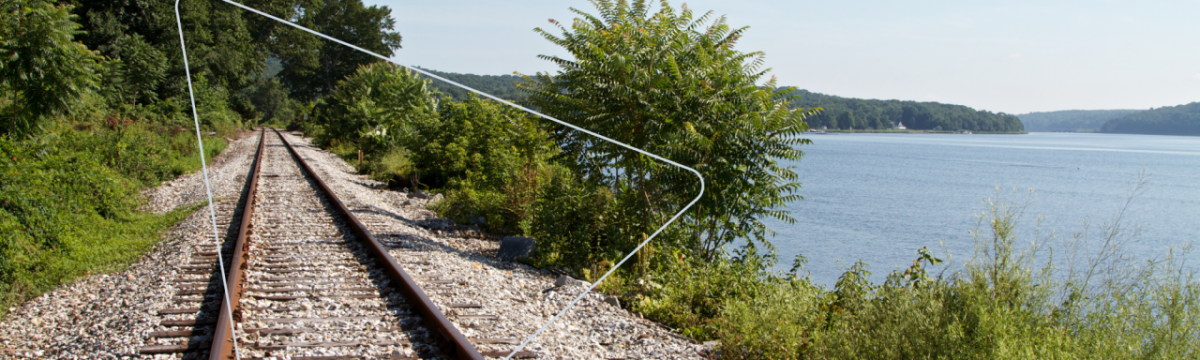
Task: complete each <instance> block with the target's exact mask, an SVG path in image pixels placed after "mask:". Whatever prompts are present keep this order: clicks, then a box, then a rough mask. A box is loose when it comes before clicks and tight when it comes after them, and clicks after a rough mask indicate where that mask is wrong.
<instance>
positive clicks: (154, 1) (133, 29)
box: [64, 0, 267, 120]
mask: <svg viewBox="0 0 1200 360" xmlns="http://www.w3.org/2000/svg"><path fill="white" fill-rule="evenodd" d="M64 2H69V3H72V4H74V5H75V9H74V13H75V14H77V15H79V16H80V18H81V19H82V21H81V23H82V24H83V26H84V30H85V31H86V33H84V34H81V35H80V36H79V40H80V41H82V42H83V44H85V45H87V47H88V48H89V49H93V50H96V51H99V52H100V53H101V54H102V55H104V56H106V57H107V58H109V59H110V60H113V61H119V62H120V63H119V64H120V66H119V67H118V68H116V69H113V72H114V73H115V75H116V76H115V78H116V79H119V81H115V82H114V83H112V84H107V85H110V86H113V87H112V88H110V89H111V90H118V91H120V92H121V93H122V94H123V98H124V99H125V101H124V102H130V100H129V98H130V97H135V99H136V100H137V101H139V102H140V103H143V104H148V103H154V102H157V101H169V102H180V103H186V101H187V83H186V82H184V81H183V78H184V69H183V59H182V53H181V52H180V47H179V34H178V30H177V29H176V22H175V20H176V19H175V2H174V1H172V0H115V1H114V0H69V1H64ZM180 15H181V16H182V19H181V21H182V23H183V29H184V37H185V39H186V40H187V45H188V61H189V65H190V66H191V67H192V69H191V70H192V74H193V75H200V74H205V75H206V76H207V77H208V79H209V81H212V82H213V84H214V85H215V86H219V87H221V88H225V89H232V90H233V93H236V92H237V90H240V89H242V88H243V87H245V86H246V85H248V83H249V82H250V81H251V80H252V79H253V76H254V75H255V74H256V73H258V72H259V71H260V70H261V69H262V66H263V63H264V62H265V61H266V59H267V52H266V47H265V46H263V44H264V43H263V42H261V41H260V42H257V43H256V42H255V41H254V40H255V37H254V36H252V32H251V31H250V30H251V27H249V26H248V23H247V20H246V19H245V18H244V17H246V16H255V17H257V16H258V15H254V14H249V15H246V13H245V11H242V10H241V9H238V8H236V7H233V6H228V5H225V4H221V3H219V2H211V1H183V2H181V3H180ZM135 70H136V71H135ZM246 120H248V119H246Z"/></svg>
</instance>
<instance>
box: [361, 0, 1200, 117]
mask: <svg viewBox="0 0 1200 360" xmlns="http://www.w3.org/2000/svg"><path fill="white" fill-rule="evenodd" d="M364 3H366V4H367V5H384V6H388V7H389V8H391V9H392V16H393V17H394V18H395V19H396V30H397V31H399V32H400V34H401V36H403V41H402V46H403V48H402V49H401V50H398V51H397V53H396V56H395V59H396V60H397V61H398V62H400V63H401V64H405V65H419V66H421V67H425V68H430V69H435V70H440V71H450V72H458V73H471V74H481V75H502V74H512V73H513V72H514V71H515V72H519V73H523V74H532V73H535V72H551V73H553V72H554V71H556V70H557V68H556V66H554V65H553V64H552V63H550V62H549V61H546V60H542V59H539V58H538V55H558V56H564V57H566V56H568V54H567V53H566V52H565V51H563V50H562V49H561V48H558V47H556V46H554V45H553V44H551V43H550V42H549V41H547V40H545V39H543V38H542V37H541V36H540V35H538V34H536V33H534V31H533V29H534V28H535V27H542V28H543V29H547V30H548V31H551V32H552V33H554V34H559V33H560V32H559V31H558V30H557V29H555V28H553V26H552V25H550V24H549V23H548V21H547V20H548V19H555V20H559V21H561V22H563V23H564V24H568V25H569V24H570V22H571V20H572V19H574V18H575V17H577V15H576V14H574V13H572V12H571V11H570V10H569V8H571V7H574V8H576V9H580V10H583V11H584V12H586V13H595V8H594V7H593V6H592V5H591V3H589V2H587V1H581V0H566V1H563V0H559V1H548V0H532V1H524V0H522V1H506V2H499V1H479V0H448V1H408V0H364ZM682 4H687V6H688V7H689V8H690V9H692V10H694V11H696V12H707V11H713V12H714V13H715V14H716V15H725V16H726V17H727V21H728V23H729V24H730V25H731V26H734V27H742V26H749V27H750V28H749V29H748V30H747V32H746V33H745V36H744V37H743V38H742V40H741V41H739V42H738V45H737V49H739V50H741V51H746V52H749V51H762V52H764V53H765V54H766V64H767V66H769V67H770V68H771V69H772V71H771V73H770V74H771V75H774V76H775V77H776V78H777V79H778V84H779V85H790V86H796V87H799V88H802V89H808V90H811V91H815V92H820V93H825V94H831V95H838V96H845V97H856V98H869V99H900V100H916V101H937V102H943V103H950V104H960V105H967V106H970V107H973V108H976V109H981V110H989V111H994V112H1006V113H1010V114H1021V113H1027V112H1034V111H1054V110H1072V109H1083V110H1091V109H1147V108H1151V107H1162V106H1172V105H1179V104H1186V103H1190V102H1194V101H1200V18H1197V17H1196V16H1197V14H1200V1H1196V0H1192V1H1053V0H1044V1H987V2H983V1H921V0H917V1H820V2H817V1H762V0H741V1H736V2H734V1H717V0H697V1H687V2H680V1H673V2H671V5H672V6H674V7H676V8H677V9H678V8H679V7H680V5H682Z"/></svg>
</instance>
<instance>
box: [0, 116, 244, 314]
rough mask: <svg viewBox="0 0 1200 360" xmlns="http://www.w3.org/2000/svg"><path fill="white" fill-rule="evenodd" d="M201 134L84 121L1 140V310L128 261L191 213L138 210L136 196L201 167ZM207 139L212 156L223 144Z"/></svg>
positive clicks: (112, 269)
mask: <svg viewBox="0 0 1200 360" xmlns="http://www.w3.org/2000/svg"><path fill="white" fill-rule="evenodd" d="M195 141H196V140H195V135H194V133H191V132H186V131H172V130H171V128H169V127H157V126H153V125H145V124H141V125H139V124H134V125H126V126H117V127H116V128H115V129H112V128H108V127H105V126H104V125H103V124H87V123H84V124H77V125H75V126H63V127H60V128H59V129H57V130H55V131H53V132H48V133H45V134H43V135H40V136H38V137H36V138H30V139H12V138H0V156H2V158H0V316H3V315H5V314H7V312H8V311H9V308H10V307H11V306H12V305H13V304H16V303H19V302H21V301H23V300H25V299H28V298H31V297H33V296H37V295H38V294H41V293H43V292H45V291H48V290H50V289H52V288H54V287H55V286H58V285H61V284H65V283H67V282H69V281H71V280H72V279H74V278H77V277H79V276H82V275H85V274H88V273H91V272H107V271H114V270H117V269H120V268H122V267H124V266H125V265H126V264H128V263H130V262H132V261H134V260H136V258H137V257H138V256H139V255H141V254H142V253H144V252H145V251H147V250H148V249H149V247H150V246H152V245H153V244H154V243H156V242H157V240H158V239H159V235H160V234H161V232H162V231H163V230H165V229H166V228H167V227H169V226H171V225H173V224H174V223H176V222H177V221H178V220H180V219H181V218H182V217H183V216H185V215H186V214H187V213H190V212H191V210H194V208H192V209H180V210H176V211H173V212H170V213H167V214H162V215H156V214H145V213H141V212H139V211H138V208H139V206H140V205H141V202H142V200H141V199H140V198H139V196H138V193H139V191H140V189H142V188H144V187H147V186H155V185H158V184H159V182H161V181H163V180H167V179H171V178H174V177H175V176H178V175H180V174H182V173H185V172H190V171H194V170H195V169H197V168H199V167H200V159H199V158H200V157H199V154H198V150H197V148H196V146H195ZM205 144H206V146H207V148H206V149H205V150H206V152H207V153H208V154H207V156H208V158H209V159H211V158H212V157H213V156H215V155H216V154H217V153H219V152H220V151H221V150H223V149H224V148H225V146H226V143H225V141H224V140H223V139H220V138H212V137H210V138H209V139H206V141H205Z"/></svg>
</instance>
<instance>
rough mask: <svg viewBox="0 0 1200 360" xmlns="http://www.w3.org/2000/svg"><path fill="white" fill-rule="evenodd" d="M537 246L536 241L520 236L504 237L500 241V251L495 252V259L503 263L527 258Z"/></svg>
mask: <svg viewBox="0 0 1200 360" xmlns="http://www.w3.org/2000/svg"><path fill="white" fill-rule="evenodd" d="M536 245H537V240H534V239H532V238H527V237H522V236H505V237H504V239H502V240H500V250H499V251H497V252H496V257H497V258H500V260H504V261H514V260H516V259H518V258H521V257H525V256H529V254H530V253H533V248H534V247H535V246H536Z"/></svg>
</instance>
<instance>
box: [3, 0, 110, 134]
mask: <svg viewBox="0 0 1200 360" xmlns="http://www.w3.org/2000/svg"><path fill="white" fill-rule="evenodd" d="M69 11H70V7H69V6H55V5H54V4H52V3H50V2H47V1H41V0H0V96H2V97H0V114H2V116H3V117H6V118H8V121H0V124H3V125H0V131H3V132H4V133H9V134H26V133H29V132H31V131H33V130H35V129H36V128H37V127H38V126H39V122H40V121H42V120H43V119H44V118H45V117H46V116H50V115H55V114H61V113H66V112H68V111H70V110H71V107H72V105H74V104H75V103H77V102H78V101H79V99H80V97H81V96H82V95H83V94H84V93H86V92H88V91H90V90H91V89H93V88H94V87H95V86H96V82H97V78H98V75H97V72H98V70H99V67H98V63H97V60H98V57H97V56H96V55H95V54H94V53H93V52H92V51H90V50H88V49H87V47H85V46H84V45H83V44H80V43H77V42H74V41H73V37H74V36H75V34H77V33H79V30H78V29H79V24H78V23H76V22H75V21H74V17H73V16H72V15H71V14H70V12H69Z"/></svg>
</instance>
